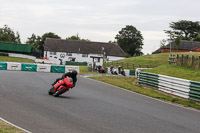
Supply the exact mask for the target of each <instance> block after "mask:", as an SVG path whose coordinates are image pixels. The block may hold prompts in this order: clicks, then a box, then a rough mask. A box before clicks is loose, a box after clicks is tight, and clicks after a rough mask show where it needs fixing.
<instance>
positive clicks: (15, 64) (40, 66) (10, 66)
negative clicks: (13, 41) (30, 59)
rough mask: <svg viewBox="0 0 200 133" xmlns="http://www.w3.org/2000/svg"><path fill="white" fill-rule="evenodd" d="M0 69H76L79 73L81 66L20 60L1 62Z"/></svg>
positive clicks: (57, 70) (37, 70) (42, 70)
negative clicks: (28, 62) (27, 62)
mask: <svg viewBox="0 0 200 133" xmlns="http://www.w3.org/2000/svg"><path fill="white" fill-rule="evenodd" d="M0 70H16V71H33V72H53V73H66V72H69V71H72V70H76V71H77V72H78V73H79V66H56V65H48V64H25V63H22V64H21V63H18V62H0Z"/></svg>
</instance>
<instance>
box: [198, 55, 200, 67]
mask: <svg viewBox="0 0 200 133" xmlns="http://www.w3.org/2000/svg"><path fill="white" fill-rule="evenodd" d="M198 68H200V56H199V66H198Z"/></svg>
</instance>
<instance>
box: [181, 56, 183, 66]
mask: <svg viewBox="0 0 200 133" xmlns="http://www.w3.org/2000/svg"><path fill="white" fill-rule="evenodd" d="M181 66H183V54H182V57H181Z"/></svg>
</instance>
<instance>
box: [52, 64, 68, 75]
mask: <svg viewBox="0 0 200 133" xmlns="http://www.w3.org/2000/svg"><path fill="white" fill-rule="evenodd" d="M51 72H52V73H65V66H55V65H52V66H51Z"/></svg>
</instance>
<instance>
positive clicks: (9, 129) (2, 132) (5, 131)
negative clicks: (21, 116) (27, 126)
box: [0, 120, 25, 133]
mask: <svg viewBox="0 0 200 133" xmlns="http://www.w3.org/2000/svg"><path fill="white" fill-rule="evenodd" d="M0 133H25V132H24V131H22V130H19V129H17V128H15V127H13V126H11V125H9V124H7V123H5V122H3V121H1V120H0Z"/></svg>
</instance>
